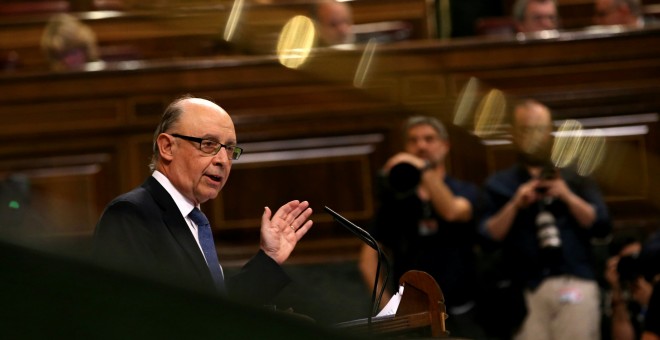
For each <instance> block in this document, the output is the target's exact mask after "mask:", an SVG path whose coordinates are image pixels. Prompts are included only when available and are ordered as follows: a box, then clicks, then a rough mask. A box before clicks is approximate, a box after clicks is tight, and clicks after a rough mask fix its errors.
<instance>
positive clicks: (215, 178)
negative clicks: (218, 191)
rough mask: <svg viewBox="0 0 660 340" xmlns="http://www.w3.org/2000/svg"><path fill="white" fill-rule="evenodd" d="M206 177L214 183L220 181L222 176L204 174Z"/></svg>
mask: <svg viewBox="0 0 660 340" xmlns="http://www.w3.org/2000/svg"><path fill="white" fill-rule="evenodd" d="M206 177H208V178H210V179H211V180H213V181H215V182H220V181H222V176H218V175H210V174H206Z"/></svg>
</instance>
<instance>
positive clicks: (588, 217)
mask: <svg viewBox="0 0 660 340" xmlns="http://www.w3.org/2000/svg"><path fill="white" fill-rule="evenodd" d="M551 132H552V119H551V116H550V110H549V109H548V108H547V107H546V106H545V105H543V104H541V103H539V102H537V101H534V100H526V101H522V102H520V103H518V104H517V105H516V106H515V107H514V111H513V116H512V136H513V143H514V146H515V148H516V151H517V153H518V156H519V162H518V164H515V165H514V166H512V167H511V168H509V169H505V170H502V171H500V172H497V173H495V174H493V175H492V176H490V177H489V178H488V180H487V181H486V185H485V188H484V190H485V192H484V194H485V195H484V196H485V209H484V216H483V219H482V221H481V223H480V226H479V231H480V232H481V233H482V234H483V235H484V236H485V237H488V238H490V239H491V240H493V241H495V242H497V243H498V245H499V246H500V247H501V249H502V257H503V263H504V264H503V266H504V268H502V269H501V270H502V271H503V272H508V273H510V275H511V280H512V282H513V283H512V285H515V286H518V285H519V286H522V287H524V298H525V305H526V308H527V315H526V316H525V317H524V320H522V325H521V327H520V329H519V330H518V331H517V332H516V333H517V334H515V338H516V339H534V340H537V339H593V340H600V315H601V314H600V298H599V287H598V284H597V283H596V274H595V271H594V268H593V267H592V263H593V262H592V258H591V254H592V252H591V243H590V241H591V238H592V237H602V236H605V235H607V234H609V232H610V228H611V227H610V224H609V217H608V213H607V209H606V207H605V203H604V201H603V199H602V197H601V195H600V192H599V190H598V188H597V187H596V185H595V183H594V182H593V181H591V180H590V179H589V178H585V177H581V176H578V175H577V174H576V173H575V172H573V171H572V170H570V169H561V170H554V171H551V170H550V168H549V167H545V165H546V164H547V163H548V162H549V159H550V152H551V150H552V144H553V140H552V135H551ZM544 169H546V170H545V171H544ZM509 307H510V306H509ZM503 313H506V310H503Z"/></svg>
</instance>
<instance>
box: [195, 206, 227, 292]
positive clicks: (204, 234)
mask: <svg viewBox="0 0 660 340" xmlns="http://www.w3.org/2000/svg"><path fill="white" fill-rule="evenodd" d="M188 217H190V219H191V220H193V222H195V224H196V225H197V235H198V236H199V244H200V245H201V246H202V252H203V253H204V257H205V258H206V265H207V266H208V267H209V271H210V272H211V276H212V277H213V282H214V283H215V286H216V288H217V289H218V291H220V292H224V290H225V280H224V278H223V275H222V269H220V263H219V262H218V255H217V253H216V252H215V242H213V233H212V232H211V225H210V224H209V220H208V219H207V218H206V215H204V213H203V212H201V211H200V210H199V209H197V208H195V209H193V210H192V211H191V212H190V214H188Z"/></svg>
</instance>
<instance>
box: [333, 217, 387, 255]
mask: <svg viewBox="0 0 660 340" xmlns="http://www.w3.org/2000/svg"><path fill="white" fill-rule="evenodd" d="M323 209H325V211H327V212H328V213H329V214H330V215H332V217H334V219H335V221H337V222H339V224H341V225H342V226H344V228H346V229H348V230H349V231H350V232H352V233H353V234H355V235H356V236H357V237H359V238H360V239H361V240H362V241H363V242H364V243H366V244H367V245H368V246H369V247H371V248H373V249H374V250H376V251H378V244H377V242H376V240H375V239H374V238H373V236H371V234H369V233H368V232H367V231H366V230H364V229H362V228H360V227H358V226H357V225H355V224H354V223H353V222H351V221H349V220H347V219H346V218H345V217H344V216H342V215H339V214H338V213H337V212H335V211H334V210H332V209H330V208H328V207H327V206H326V207H323Z"/></svg>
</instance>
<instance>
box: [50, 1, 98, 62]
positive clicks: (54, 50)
mask: <svg viewBox="0 0 660 340" xmlns="http://www.w3.org/2000/svg"><path fill="white" fill-rule="evenodd" d="M41 49H42V50H43V51H44V53H45V55H46V57H47V58H48V62H49V64H50V68H51V69H52V70H57V71H61V70H69V69H76V68H80V67H81V66H83V65H84V64H85V63H87V62H90V61H96V60H98V59H99V56H98V46H97V43H96V36H95V34H94V32H93V31H92V30H91V29H90V28H89V27H88V26H87V25H85V24H83V23H82V22H80V21H79V20H78V19H77V18H75V17H74V16H72V15H70V14H66V13H62V14H57V15H55V16H53V17H52V18H51V19H50V20H49V21H48V24H47V25H46V28H45V29H44V32H43V35H42V36H41Z"/></svg>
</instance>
